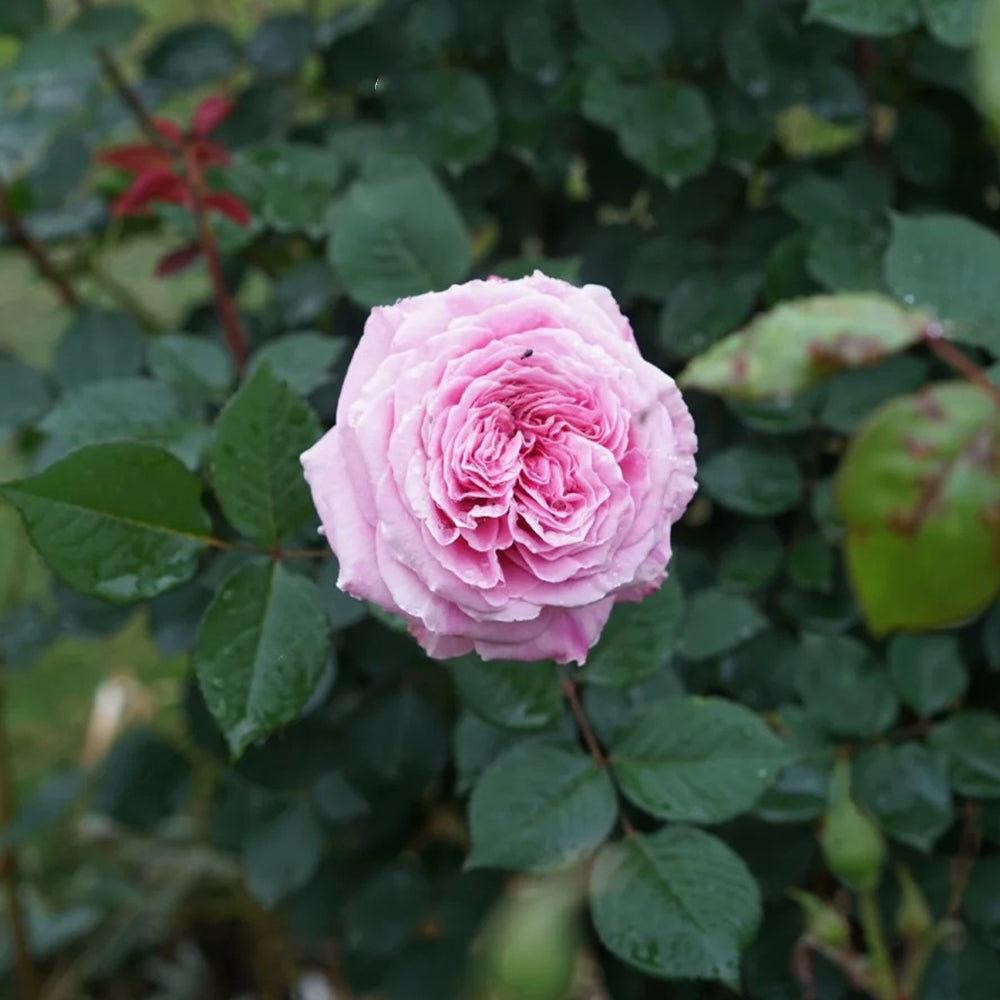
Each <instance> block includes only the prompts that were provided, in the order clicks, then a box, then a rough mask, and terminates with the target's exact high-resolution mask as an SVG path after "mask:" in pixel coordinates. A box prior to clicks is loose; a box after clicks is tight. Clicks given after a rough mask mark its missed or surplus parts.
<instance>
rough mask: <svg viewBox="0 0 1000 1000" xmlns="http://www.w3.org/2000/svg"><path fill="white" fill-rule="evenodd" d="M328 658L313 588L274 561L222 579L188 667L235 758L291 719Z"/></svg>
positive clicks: (323, 624)
mask: <svg viewBox="0 0 1000 1000" xmlns="http://www.w3.org/2000/svg"><path fill="white" fill-rule="evenodd" d="M328 657H329V636H328V634H327V622H326V614H325V612H324V611H323V607H322V605H321V603H320V599H319V594H318V593H317V591H316V586H315V584H313V583H312V582H311V581H310V580H308V579H307V578H306V577H304V576H301V575H299V574H297V573H293V572H291V571H290V570H288V569H286V568H285V567H284V566H283V565H282V564H281V563H278V562H268V563H260V562H252V563H247V564H245V565H243V566H241V567H239V568H238V569H236V570H235V571H234V572H233V573H232V574H230V576H228V577H227V578H226V580H225V581H224V582H223V584H222V586H221V587H220V589H219V591H218V593H217V594H216V595H215V597H214V599H213V600H212V603H211V604H210V605H209V606H208V610H207V611H206V612H205V619H204V621H203V622H202V625H201V631H200V633H199V635H198V643H197V645H196V646H195V651H194V667H195V673H196V674H197V676H198V681H199V683H200V684H201V690H202V693H203V694H204V696H205V703H206V704H207V705H208V707H209V709H210V711H211V712H212V715H214V716H215V718H216V720H217V721H218V723H219V725H220V726H221V727H222V729H223V731H224V732H225V734H226V740H227V741H228V743H229V747H230V749H231V750H232V752H233V755H234V756H239V755H240V754H242V752H243V751H244V750H245V749H246V748H247V746H248V745H249V744H250V743H251V742H253V741H254V740H257V739H260V738H261V737H263V736H266V735H267V734H268V733H269V732H271V731H272V730H273V729H277V728H278V727H279V726H283V725H285V724H286V723H289V722H291V721H292V720H293V719H295V718H297V717H298V715H299V713H300V712H301V711H302V709H303V708H304V707H305V706H306V704H307V703H308V701H309V699H310V697H311V696H312V694H313V692H314V691H315V689H316V685H317V684H318V683H319V681H320V679H321V678H322V676H323V671H324V670H325V668H326V666H327V661H328Z"/></svg>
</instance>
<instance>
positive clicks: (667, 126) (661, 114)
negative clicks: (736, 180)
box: [582, 66, 716, 187]
mask: <svg viewBox="0 0 1000 1000" xmlns="http://www.w3.org/2000/svg"><path fill="white" fill-rule="evenodd" d="M582 107H583V113H584V115H585V116H586V117H587V118H589V119H590V120H591V121H593V122H596V123H597V124H598V125H604V126H605V127H606V128H610V129H611V130H612V131H614V133H615V134H616V135H617V136H618V141H619V143H620V145H621V148H622V152H623V153H624V154H625V155H626V156H627V157H628V158H629V159H630V160H633V161H634V162H636V163H637V164H639V165H640V166H641V167H644V168H645V169H646V170H648V171H649V172H650V173H651V174H653V175H654V176H655V177H657V178H659V179H660V180H661V181H663V182H664V183H665V184H667V185H668V186H669V187H677V186H679V185H680V184H681V182H682V181H684V180H686V179H687V178H689V177H695V176H697V175H698V174H700V173H702V172H704V171H705V170H706V169H707V168H708V167H709V165H710V164H711V162H712V159H713V158H714V156H715V146H716V129H715V120H714V118H713V117H712V109H711V107H710V105H709V103H708V100H707V99H706V98H705V95H704V93H702V91H701V90H699V89H698V88H697V87H692V86H690V85H689V84H686V83H674V82H667V81H656V82H649V83H642V84H631V83H622V82H621V81H620V80H617V79H615V77H614V75H613V74H612V73H611V72H610V71H609V70H608V69H607V67H605V66H599V67H598V68H597V69H596V70H594V71H593V72H592V73H590V75H589V76H588V77H587V80H586V83H585V84H584V92H583V106H582Z"/></svg>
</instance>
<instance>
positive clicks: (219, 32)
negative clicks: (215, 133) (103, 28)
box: [145, 21, 240, 87]
mask: <svg viewBox="0 0 1000 1000" xmlns="http://www.w3.org/2000/svg"><path fill="white" fill-rule="evenodd" d="M239 59H240V53H239V49H238V48H237V46H236V42H235V41H234V39H233V37H232V36H231V35H230V34H229V32H228V31H226V30H225V29H224V28H222V27H220V26H219V25H217V24H213V23H211V22H209V21H202V22H195V23H189V24H184V25H182V26H181V27H178V28H174V29H173V30H172V31H169V32H167V33H166V34H165V35H162V36H161V37H160V38H158V39H157V41H156V44H155V45H154V46H153V48H152V49H151V50H150V51H149V52H148V53H147V54H146V59H145V63H146V72H147V73H148V74H149V75H150V76H152V77H157V78H159V79H161V80H164V81H165V82H167V83H169V84H172V85H173V86H175V87H197V86H199V85H200V84H203V83H211V82H212V81H213V80H218V79H219V78H220V77H223V76H226V75H227V74H228V73H231V72H233V70H234V69H236V67H237V65H238V64H239Z"/></svg>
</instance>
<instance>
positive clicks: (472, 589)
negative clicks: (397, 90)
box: [302, 271, 697, 663]
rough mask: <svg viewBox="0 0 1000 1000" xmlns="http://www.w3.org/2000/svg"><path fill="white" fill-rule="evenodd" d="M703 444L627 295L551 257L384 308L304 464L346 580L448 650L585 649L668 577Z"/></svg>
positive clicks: (563, 656) (374, 316)
mask: <svg viewBox="0 0 1000 1000" xmlns="http://www.w3.org/2000/svg"><path fill="white" fill-rule="evenodd" d="M696 446H697V440H696V438H695V433H694V425H693V423H692V420H691V415H690V413H688V409H687V407H686V406H685V404H684V400H683V399H682V398H681V394H680V391H679V390H678V389H677V387H676V385H675V384H674V381H673V379H671V378H670V377H669V376H667V375H665V374H664V373H663V372H662V371H660V370H659V369H658V368H655V367H654V366H653V365H651V364H648V363H647V362H645V361H643V359H642V357H641V356H640V354H639V350H638V348H637V347H636V343H635V339H634V337H633V336H632V330H631V327H630V326H629V324H628V321H627V320H626V319H625V318H624V317H623V316H622V314H621V312H620V310H619V309H618V306H617V304H616V303H615V301H614V299H613V298H612V297H611V294H610V292H609V291H608V290H607V289H606V288H602V287H600V286H599V285H587V286H585V287H583V288H575V287H574V286H573V285H570V284H567V283H566V282H565V281H558V280H556V279H554V278H548V277H546V276H545V275H543V274H541V273H540V272H538V271H536V272H535V273H534V274H533V275H532V276H531V277H530V278H522V279H520V280H518V281H503V280H499V279H490V280H488V281H470V282H468V283H466V284H464V285H455V286H453V287H451V288H449V289H447V290H446V291H443V292H431V293H429V294H427V295H419V296H416V297H415V298H410V299H403V300H401V301H400V302H397V303H396V304H395V305H394V306H385V307H381V308H376V309H373V310H372V313H371V316H370V317H369V319H368V322H367V323H366V325H365V331H364V335H363V336H362V338H361V342H360V343H359V344H358V348H357V350H356V351H355V353H354V357H353V359H352V360H351V364H350V367H349V368H348V371H347V375H346V377H345V379H344V386H343V390H342V392H341V396H340V403H339V405H338V407H337V423H336V426H335V427H334V428H333V429H332V430H331V431H329V433H327V434H326V435H325V436H324V437H323V438H322V439H321V440H320V441H319V442H318V443H317V444H315V445H314V446H313V447H312V448H310V449H309V451H307V452H306V453H305V454H304V455H303V456H302V464H303V466H304V468H305V475H306V479H307V480H308V482H309V485H310V487H311V489H312V494H313V500H314V502H315V504H316V508H317V510H318V511H319V515H320V518H321V520H322V522H323V527H324V530H325V532H326V536H327V538H328V540H329V542H330V546H331V548H332V549H333V551H334V552H335V553H336V555H337V558H338V559H339V560H340V579H339V580H338V586H339V587H340V588H341V589H342V590H345V591H347V592H348V593H349V594H353V595H354V596H355V597H360V598H364V599H366V600H369V601H373V602H374V603H375V604H378V605H380V606H381V607H383V608H385V609H386V610H388V611H391V612H394V613H395V614H398V615H401V616H402V617H403V618H405V619H406V621H407V622H408V623H409V625H410V631H411V632H412V633H413V635H414V636H415V637H416V638H417V640H418V641H419V642H420V644H421V645H422V646H423V647H424V648H425V649H426V650H427V652H428V653H429V654H430V655H431V656H434V657H438V658H450V657H453V656H459V655H462V654H464V653H468V652H470V651H472V650H473V649H474V650H475V651H476V652H478V653H479V654H480V656H482V657H483V658H484V659H512V660H540V659H554V660H557V661H559V662H561V663H567V662H569V661H570V660H576V661H577V662H579V663H583V662H584V660H585V659H586V656H587V652H588V650H589V649H590V648H591V647H592V646H593V645H594V643H595V642H597V639H598V637H599V636H600V634H601V630H602V629H603V628H604V625H605V623H606V622H607V620H608V615H609V614H610V613H611V608H612V606H613V605H614V604H615V603H616V602H617V601H637V600H639V599H641V598H642V597H644V596H645V595H647V594H649V593H650V592H652V591H653V590H655V589H656V588H657V587H658V586H659V585H660V584H661V583H662V582H663V580H664V579H665V578H666V575H667V563H668V562H669V560H670V528H671V525H672V524H673V523H674V522H675V521H676V520H677V519H678V518H679V517H680V516H681V514H682V513H683V512H684V508H685V507H686V506H687V504H688V502H689V501H690V499H691V497H692V495H693V494H694V490H695V482H694V472H695V464H694V453H695V449H696Z"/></svg>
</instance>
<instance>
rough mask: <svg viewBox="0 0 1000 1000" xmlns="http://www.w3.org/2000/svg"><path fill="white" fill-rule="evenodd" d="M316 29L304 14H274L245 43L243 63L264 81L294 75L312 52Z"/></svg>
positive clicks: (309, 18) (310, 19)
mask: <svg viewBox="0 0 1000 1000" xmlns="http://www.w3.org/2000/svg"><path fill="white" fill-rule="evenodd" d="M315 34H316V28H315V25H314V24H313V20H312V18H311V17H309V16H308V15H307V14H300V13H297V12H291V13H287V14H284V13H283V14H274V15H273V16H272V17H269V18H267V20H266V21H262V22H261V24H260V26H259V27H258V28H257V30H256V31H255V32H254V34H253V37H252V38H251V39H250V41H249V43H248V44H247V62H249V63H250V66H251V67H252V68H253V70H254V71H255V72H256V73H257V75H258V76H259V77H262V78H263V79H265V80H284V79H288V78H290V77H294V76H295V75H296V73H298V71H299V69H300V68H301V66H302V64H303V63H304V62H305V61H306V59H307V58H308V57H309V53H310V52H312V48H313V43H314V38H315Z"/></svg>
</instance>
